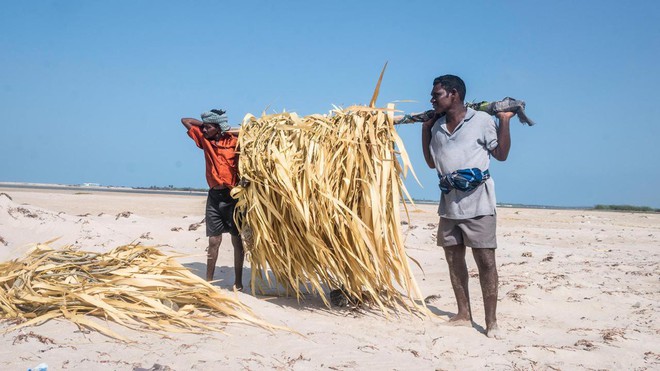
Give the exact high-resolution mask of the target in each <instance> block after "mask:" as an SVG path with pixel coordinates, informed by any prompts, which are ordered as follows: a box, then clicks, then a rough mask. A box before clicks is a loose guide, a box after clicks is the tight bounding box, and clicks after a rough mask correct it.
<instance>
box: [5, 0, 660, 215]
mask: <svg viewBox="0 0 660 371" xmlns="http://www.w3.org/2000/svg"><path fill="white" fill-rule="evenodd" d="M659 4H660V3H658V2H654V1H632V2H629V3H628V4H625V3H624V2H621V1H598V2H586V1H585V2H580V1H546V2H540V1H501V2H494V1H472V2H456V1H454V2H447V1H438V0H435V1H432V0H429V1H416V0H409V1H406V2H403V1H387V0H384V1H331V2H328V1H325V2H316V1H241V2H239V1H231V2H229V1H162V0H161V1H75V0H71V1H64V0H62V1H22V2H18V1H11V2H10V1H5V2H3V4H2V6H1V9H2V11H0V127H1V128H2V130H1V132H0V133H1V135H0V157H1V158H2V162H1V163H0V181H7V182H40V183H63V184H79V183H83V182H95V183H101V184H103V185H122V186H146V187H148V186H151V185H157V186H167V185H174V186H177V187H186V186H190V187H200V188H202V187H205V186H206V183H205V179H204V162H203V157H202V153H201V151H200V150H198V149H197V148H196V147H195V146H194V144H193V142H192V141H191V140H190V139H189V138H188V137H187V136H186V134H185V130H184V128H183V126H182V125H181V124H180V122H179V119H180V118H181V117H198V116H199V114H200V113H201V112H203V111H206V110H208V109H210V108H224V109H227V110H228V112H229V115H230V120H231V121H232V122H233V123H234V124H237V123H239V122H240V120H241V119H242V117H243V116H244V115H245V114H246V113H252V114H255V115H259V114H260V113H261V112H262V111H263V110H264V109H268V110H269V112H279V111H282V110H287V111H295V112H298V113H299V114H301V115H308V114H313V113H327V112H328V111H329V110H330V109H332V105H333V104H334V105H342V106H348V105H351V104H367V103H368V102H369V100H370V98H371V94H372V92H373V89H374V86H375V83H376V81H377V78H378V74H379V73H380V70H381V68H382V67H383V64H384V63H385V62H389V65H388V68H387V72H386V73H385V77H384V80H383V84H382V87H381V93H380V97H379V100H378V105H379V106H384V105H385V104H386V103H388V102H392V101H402V100H413V101H415V102H412V103H399V104H398V105H397V107H398V108H399V109H401V110H404V111H406V112H416V111H422V110H426V109H428V108H430V103H429V102H428V98H429V93H430V90H431V83H432V80H433V78H434V77H436V76H439V75H442V74H447V73H451V74H456V75H459V76H461V77H462V78H463V79H464V80H465V82H466V84H467V97H466V99H467V100H476V101H481V100H498V99H501V98H503V97H505V96H512V97H515V98H518V99H524V100H525V101H527V113H528V115H529V116H530V117H531V118H532V119H534V120H535V121H537V123H538V124H537V125H536V126H534V127H527V126H523V125H521V124H520V123H518V121H517V119H516V118H514V119H513V121H512V128H511V129H512V130H511V131H512V133H511V134H512V149H511V152H510V155H509V159H508V160H507V161H506V162H504V163H498V162H497V161H495V160H493V164H492V166H491V173H492V174H493V177H494V179H495V182H496V188H497V198H498V202H500V203H524V204H536V205H555V206H592V205H595V204H632V205H640V206H652V207H660V192H658V189H660V171H659V170H660V166H659V165H658V160H659V159H660V145H658V144H657V142H658V139H659V138H660V128H659V125H660V123H659V122H658V117H660V104H659V102H658V97H659V94H658V93H657V89H658V86H660V74H659V73H658V68H657V65H658V60H659V59H660V58H659V57H660V11H659V10H660V5H659ZM398 130H399V133H400V135H401V136H402V138H403V140H404V143H405V145H406V148H407V150H408V152H409V154H410V156H411V157H412V160H413V166H414V168H415V170H416V172H417V175H418V176H419V178H420V181H421V183H422V186H419V185H418V184H417V183H416V182H415V181H414V180H413V179H412V178H410V179H408V180H407V182H406V184H407V186H408V189H409V191H410V193H411V194H412V195H413V196H414V197H415V198H423V199H437V198H438V197H439V190H438V187H437V177H436V176H435V174H434V172H433V171H432V170H430V169H428V168H427V167H426V165H425V163H424V161H423V158H422V154H421V149H420V132H419V131H420V127H419V126H418V125H408V126H406V127H401V128H399V129H398Z"/></svg>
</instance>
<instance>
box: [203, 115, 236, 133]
mask: <svg viewBox="0 0 660 371" xmlns="http://www.w3.org/2000/svg"><path fill="white" fill-rule="evenodd" d="M225 113H226V111H224V110H221V109H212V110H210V111H208V112H204V113H202V123H203V125H202V133H203V134H204V137H205V138H206V139H213V138H216V137H218V135H220V134H222V133H224V132H226V131H227V130H229V129H230V128H231V127H230V126H229V120H228V119H227V115H226V114H225Z"/></svg>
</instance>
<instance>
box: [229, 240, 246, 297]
mask: <svg viewBox="0 0 660 371" xmlns="http://www.w3.org/2000/svg"><path fill="white" fill-rule="evenodd" d="M231 244H232V245H233V246H234V275H235V278H234V287H236V290H238V291H242V290H243V261H244V260H245V253H244V251H243V241H242V240H241V236H240V235H239V236H233V235H232V236H231Z"/></svg>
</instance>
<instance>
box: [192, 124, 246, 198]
mask: <svg viewBox="0 0 660 371" xmlns="http://www.w3.org/2000/svg"><path fill="white" fill-rule="evenodd" d="M188 136H189V137H190V138H192V140H194V141H195V144H197V147H199V148H201V149H202V150H204V160H205V162H206V182H207V183H208V184H209V187H210V188H213V187H216V186H220V187H227V188H233V187H234V186H235V185H236V184H238V153H236V145H237V144H238V138H237V137H235V136H233V135H223V136H222V137H220V139H218V140H217V141H215V140H208V139H206V138H204V134H202V130H201V129H200V128H199V127H197V126H192V127H191V128H190V129H189V130H188Z"/></svg>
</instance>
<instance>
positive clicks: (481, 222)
mask: <svg viewBox="0 0 660 371" xmlns="http://www.w3.org/2000/svg"><path fill="white" fill-rule="evenodd" d="M496 230H497V216H496V215H482V216H478V217H476V218H471V219H447V218H442V217H441V218H440V224H439V225H438V246H443V247H448V246H454V245H461V244H462V245H465V246H467V247H472V248H476V249H483V248H487V249H495V248H497V238H496Z"/></svg>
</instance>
